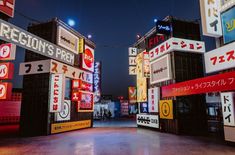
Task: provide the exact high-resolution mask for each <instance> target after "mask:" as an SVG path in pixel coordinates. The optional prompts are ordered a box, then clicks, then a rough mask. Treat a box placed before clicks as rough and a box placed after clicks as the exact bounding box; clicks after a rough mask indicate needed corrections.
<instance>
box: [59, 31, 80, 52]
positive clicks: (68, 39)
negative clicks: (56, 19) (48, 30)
mask: <svg viewBox="0 0 235 155" xmlns="http://www.w3.org/2000/svg"><path fill="white" fill-rule="evenodd" d="M57 31H58V33H57V44H58V45H60V46H62V47H64V48H65V49H67V50H69V51H72V52H73V53H75V54H78V50H79V38H78V37H77V36H75V35H74V34H73V33H71V32H69V31H68V30H66V29H65V28H63V27H62V26H58V30H57Z"/></svg>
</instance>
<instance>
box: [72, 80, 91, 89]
mask: <svg viewBox="0 0 235 155" xmlns="http://www.w3.org/2000/svg"><path fill="white" fill-rule="evenodd" d="M72 89H79V90H84V91H90V92H92V91H93V85H92V84H90V83H87V82H84V81H82V80H72Z"/></svg>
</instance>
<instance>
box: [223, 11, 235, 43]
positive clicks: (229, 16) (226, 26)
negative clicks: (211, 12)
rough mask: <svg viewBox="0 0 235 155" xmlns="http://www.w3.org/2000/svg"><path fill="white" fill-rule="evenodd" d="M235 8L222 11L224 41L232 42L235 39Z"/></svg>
mask: <svg viewBox="0 0 235 155" xmlns="http://www.w3.org/2000/svg"><path fill="white" fill-rule="evenodd" d="M234 17H235V8H234V7H233V8H231V9H230V10H228V11H226V12H224V13H222V15H221V18H222V28H223V37H224V43H225V44H227V43H230V42H232V41H234V40H235V18H234Z"/></svg>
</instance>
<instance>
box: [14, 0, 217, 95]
mask: <svg viewBox="0 0 235 155" xmlns="http://www.w3.org/2000/svg"><path fill="white" fill-rule="evenodd" d="M19 13H21V14H24V15H27V16H28V17H31V18H33V19H36V20H38V21H41V22H44V21H48V20H50V19H52V18H53V17H58V18H59V19H61V20H62V21H64V22H67V20H68V19H69V18H72V19H74V20H75V21H76V26H75V27H74V29H75V30H77V31H79V32H80V33H82V34H83V35H87V34H92V36H93V38H92V40H93V41H94V42H95V44H96V46H97V47H96V49H95V52H96V53H95V54H96V61H102V65H103V66H102V67H103V71H102V72H103V74H102V93H103V94H111V95H114V96H119V95H124V96H126V95H127V88H128V86H133V85H135V78H136V77H135V76H129V75H128V47H129V46H131V45H132V44H133V43H134V42H135V41H136V34H143V35H144V34H145V33H146V32H147V31H149V30H150V29H151V28H152V27H153V26H154V18H157V19H163V18H164V17H166V16H167V15H172V16H174V17H177V18H179V19H187V20H195V19H199V18H200V10H199V0H164V1H160V0H16V13H15V17H14V19H13V20H11V21H10V22H13V23H14V24H15V25H16V26H18V27H21V28H24V29H26V28H27V25H28V24H29V23H30V22H32V21H31V20H29V19H27V18H25V17H23V16H22V15H19ZM205 39H206V41H207V42H206V43H207V50H210V49H212V48H213V44H212V43H211V39H210V40H209V38H203V40H205ZM208 41H209V42H208ZM23 61H24V52H23V49H21V48H18V49H17V60H16V63H15V64H16V66H15V78H14V87H18V88H20V87H21V86H22V77H19V76H17V75H18V70H19V65H18V64H19V63H20V62H23Z"/></svg>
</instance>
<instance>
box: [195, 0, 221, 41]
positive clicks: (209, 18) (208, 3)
mask: <svg viewBox="0 0 235 155" xmlns="http://www.w3.org/2000/svg"><path fill="white" fill-rule="evenodd" d="M219 3H220V0H200V9H201V21H202V30H203V35H205V36H210V37H221V36H222V26H221V18H220V12H219V5H220V4H219Z"/></svg>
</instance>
